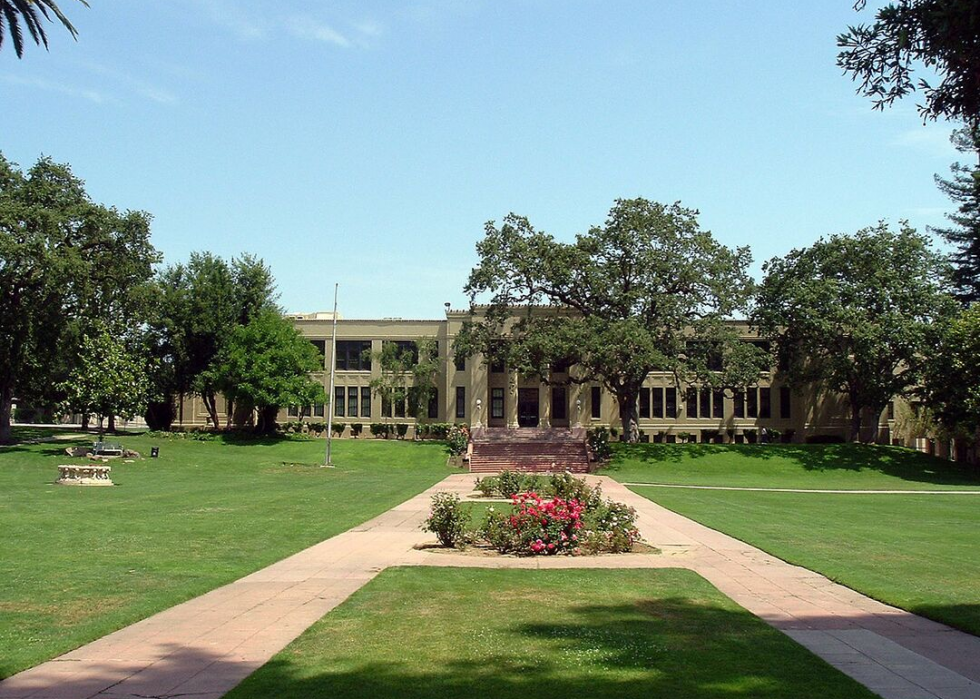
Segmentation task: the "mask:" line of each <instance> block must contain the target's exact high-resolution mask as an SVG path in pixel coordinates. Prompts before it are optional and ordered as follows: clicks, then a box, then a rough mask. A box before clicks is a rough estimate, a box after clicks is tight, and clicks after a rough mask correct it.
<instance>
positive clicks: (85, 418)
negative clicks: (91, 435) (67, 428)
mask: <svg viewBox="0 0 980 699" xmlns="http://www.w3.org/2000/svg"><path fill="white" fill-rule="evenodd" d="M90 419H91V416H90V415H89V414H88V413H82V432H88V423H89V420H90Z"/></svg>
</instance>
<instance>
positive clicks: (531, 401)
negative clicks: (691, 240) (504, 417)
mask: <svg viewBox="0 0 980 699" xmlns="http://www.w3.org/2000/svg"><path fill="white" fill-rule="evenodd" d="M517 424H518V425H519V426H520V427H537V426H538V389H536V388H519V389H517Z"/></svg>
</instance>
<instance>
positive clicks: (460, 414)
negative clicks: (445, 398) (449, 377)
mask: <svg viewBox="0 0 980 699" xmlns="http://www.w3.org/2000/svg"><path fill="white" fill-rule="evenodd" d="M456 417H457V418H464V417H466V386H457V387H456Z"/></svg>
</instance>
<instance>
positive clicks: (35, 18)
mask: <svg viewBox="0 0 980 699" xmlns="http://www.w3.org/2000/svg"><path fill="white" fill-rule="evenodd" d="M78 2H80V3H81V4H83V5H85V7H88V3H87V2H86V0H78ZM55 19H57V20H58V21H59V22H61V24H62V26H64V28H65V29H67V30H68V33H69V34H71V36H72V38H73V39H77V38H78V32H77V31H76V30H75V27H74V25H72V23H71V22H70V21H69V20H68V18H67V17H66V16H65V13H64V12H62V11H61V8H60V7H58V3H57V2H55V0H0V48H2V47H3V41H4V35H5V32H9V33H10V39H11V41H13V42H14V53H16V54H17V58H23V56H24V30H25V29H26V30H27V33H28V34H30V37H31V39H33V40H34V43H35V44H37V45H38V46H40V45H42V44H43V45H44V48H47V47H48V35H47V32H46V31H45V26H44V23H45V22H52V21H54V20H55ZM22 23H23V26H21V24H22Z"/></svg>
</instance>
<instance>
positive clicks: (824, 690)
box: [227, 598, 875, 699]
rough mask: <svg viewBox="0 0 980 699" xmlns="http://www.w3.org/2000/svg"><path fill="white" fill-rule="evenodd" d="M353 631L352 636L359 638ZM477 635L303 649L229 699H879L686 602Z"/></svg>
mask: <svg viewBox="0 0 980 699" xmlns="http://www.w3.org/2000/svg"><path fill="white" fill-rule="evenodd" d="M358 628H360V627H356V628H354V629H348V631H349V632H350V633H352V634H353V635H355V636H356V635H357V629H358ZM474 632H476V633H474V638H473V643H472V647H471V648H470V647H467V645H468V644H466V643H465V641H464V642H463V645H462V646H460V645H459V644H456V645H455V646H453V647H454V648H457V649H458V650H446V649H445V648H446V644H447V643H450V642H451V641H452V640H453V639H445V638H440V636H439V634H440V629H439V628H438V627H436V628H432V629H431V630H430V631H429V633H430V634H431V635H430V636H429V637H428V638H425V637H422V638H420V639H418V640H419V641H420V642H419V643H418V645H413V652H412V653H411V657H404V655H403V653H402V652H401V648H400V644H401V641H399V640H398V639H391V638H389V639H387V640H385V639H384V638H383V634H384V631H378V632H375V634H382V636H380V637H378V638H375V635H373V634H372V635H370V636H369V637H368V638H366V639H359V640H358V642H355V644H354V646H355V648H351V649H349V650H347V651H340V652H335V651H334V648H335V647H336V646H335V645H334V642H335V641H336V640H337V639H335V638H333V636H332V635H328V638H327V640H326V642H325V643H324V644H323V645H322V646H320V645H317V646H316V647H312V646H313V642H309V643H305V644H303V643H302V642H301V647H300V648H297V649H296V652H295V653H290V654H286V653H284V654H280V655H279V656H276V657H275V658H273V659H272V660H271V661H270V662H269V663H267V664H266V665H265V666H263V667H262V668H261V669H260V670H259V671H258V672H256V673H255V674H254V675H253V676H251V677H249V679H248V680H246V681H245V682H244V683H243V684H242V685H241V686H240V687H238V688H237V689H236V690H235V691H233V692H232V693H231V694H228V695H227V699H246V698H258V697H269V696H276V697H296V698H297V699H298V698H300V697H303V698H305V697H316V696H330V697H345V698H348V699H362V698H363V699H368V698H372V699H374V698H377V697H398V698H399V699H401V698H406V699H423V698H428V697H474V698H479V697H494V698H498V699H526V698H527V696H528V695H529V694H531V695H536V694H539V693H540V692H541V690H542V689H544V688H547V693H548V694H549V695H552V696H560V697H564V696H573V697H590V698H596V699H604V698H606V697H609V698H613V697H615V698H617V699H622V698H624V697H637V698H640V697H643V698H644V699H646V698H648V697H671V698H672V699H674V698H676V699H682V698H687V697H690V698H692V699H693V698H698V699H701V698H723V697H736V696H739V697H744V696H752V697H759V698H776V697H780V698H782V697H785V698H787V699H789V698H791V697H792V698H794V699H796V698H799V697H848V698H851V697H853V698H856V699H857V698H863V697H873V696H875V695H873V694H871V693H870V692H868V691H867V690H866V689H864V688H863V687H862V686H860V685H858V684H857V683H856V682H854V681H853V680H850V679H849V678H847V677H845V676H843V675H841V674H839V673H838V672H837V671H836V670H833V669H831V668H829V667H828V666H826V665H824V663H823V662H822V661H820V660H819V659H817V658H815V657H814V656H812V655H811V654H810V653H809V652H808V651H806V650H804V649H803V648H802V647H801V646H798V645H797V644H795V643H794V642H793V641H791V640H790V639H788V638H786V637H785V636H783V635H782V634H780V633H779V632H777V631H775V630H773V629H772V628H770V627H769V626H767V625H766V624H764V623H763V622H762V621H760V620H759V619H757V618H754V617H752V616H751V615H749V614H748V613H746V612H744V611H741V610H732V609H723V608H719V607H715V606H710V605H705V604H697V603H694V602H692V601H691V600H688V599H684V598H671V599H654V600H642V601H640V602H638V603H637V604H624V605H592V606H586V607H573V608H570V609H569V610H568V611H567V618H566V620H565V621H562V622H559V623H533V622H528V623H524V622H521V621H520V620H515V621H514V622H513V623H509V624H504V625H503V627H502V628H499V629H496V628H492V627H491V628H489V629H487V628H480V629H474ZM493 636H497V638H494V639H493V640H492V641H491V642H490V643H488V642H487V639H488V637H493ZM454 638H455V637H454ZM304 640H308V639H304ZM322 640H323V639H322V638H320V637H318V638H317V641H322ZM413 640H415V639H413ZM358 643H364V644H365V647H366V648H368V649H370V651H371V654H369V655H368V657H366V658H365V657H362V656H361V655H360V654H359V653H358V652H357V650H356V648H360V646H359V645H357V644H358ZM375 643H381V644H384V645H383V647H384V650H383V651H381V654H382V655H384V656H386V657H385V660H384V661H381V660H378V659H376V658H373V657H372V655H378V650H377V649H376V648H375V646H374V644H375ZM389 648H390V652H389ZM321 649H322V650H321ZM433 649H435V650H434V651H433ZM318 652H319V653H318ZM387 657H390V658H391V660H388V659H387ZM293 658H296V659H298V662H294V661H293Z"/></svg>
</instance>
